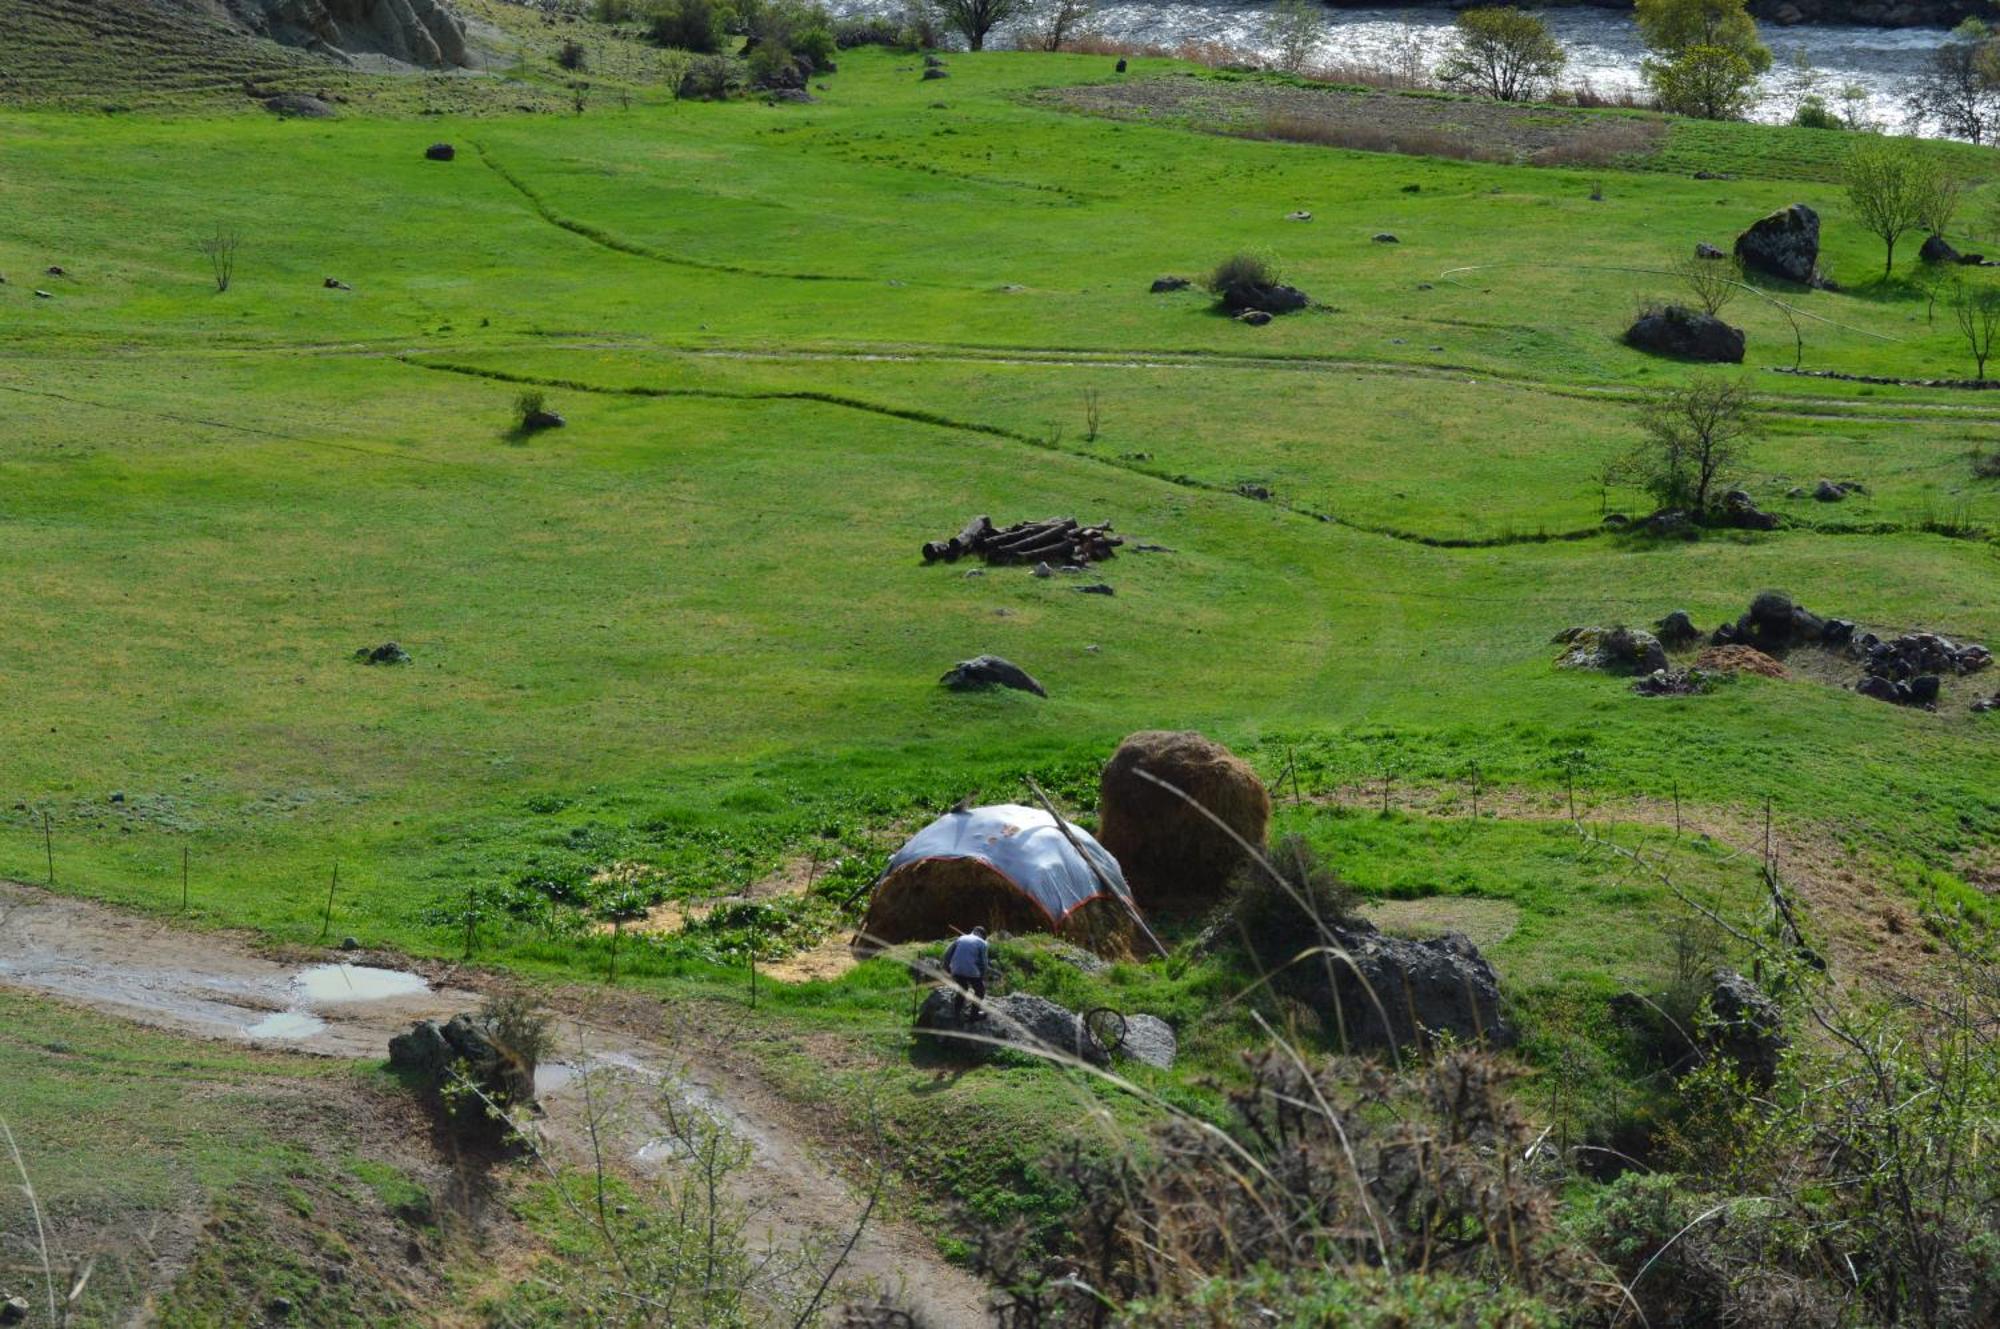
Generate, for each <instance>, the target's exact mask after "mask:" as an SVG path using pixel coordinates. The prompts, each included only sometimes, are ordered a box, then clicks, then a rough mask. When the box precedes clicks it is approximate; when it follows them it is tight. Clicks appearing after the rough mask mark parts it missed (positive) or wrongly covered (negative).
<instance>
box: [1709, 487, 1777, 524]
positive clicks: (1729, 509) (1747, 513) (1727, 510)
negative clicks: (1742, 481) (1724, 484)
mask: <svg viewBox="0 0 2000 1329" xmlns="http://www.w3.org/2000/svg"><path fill="white" fill-rule="evenodd" d="M1717 511H1718V513H1719V515H1720V516H1721V517H1722V519H1723V521H1724V523H1725V524H1727V525H1730V526H1735V527H1739V528H1741V529H1743V530H1746V531H1775V530H1777V529H1778V516H1777V514H1776V513H1774V512H1766V511H1764V510H1763V509H1762V508H1760V507H1758V506H1757V504H1756V503H1755V502H1754V501H1753V500H1752V499H1751V497H1750V495H1748V494H1746V493H1744V492H1743V491H1742V490H1741V489H1732V490H1730V491H1729V492H1728V493H1726V494H1724V495H1723V496H1722V506H1721V507H1720V508H1719V509H1718V510H1717Z"/></svg>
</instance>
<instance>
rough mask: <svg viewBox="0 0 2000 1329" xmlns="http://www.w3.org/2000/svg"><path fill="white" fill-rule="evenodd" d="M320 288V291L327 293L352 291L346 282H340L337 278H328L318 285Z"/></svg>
mask: <svg viewBox="0 0 2000 1329" xmlns="http://www.w3.org/2000/svg"><path fill="white" fill-rule="evenodd" d="M320 287H321V289H323V290H328V291H351V290H353V289H354V288H353V287H352V286H349V285H348V284H347V283H346V282H344V281H342V280H341V279H340V278H338V277H328V278H327V279H326V280H325V281H323V282H321V283H320Z"/></svg>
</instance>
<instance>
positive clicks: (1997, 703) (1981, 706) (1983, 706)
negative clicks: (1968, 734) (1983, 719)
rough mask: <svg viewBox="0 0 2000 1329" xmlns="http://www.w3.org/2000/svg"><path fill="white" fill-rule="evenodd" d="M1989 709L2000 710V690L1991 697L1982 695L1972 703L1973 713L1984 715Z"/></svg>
mask: <svg viewBox="0 0 2000 1329" xmlns="http://www.w3.org/2000/svg"><path fill="white" fill-rule="evenodd" d="M1987 711H2000V692H1996V693H1994V694H1993V695H1992V696H1990V697H1981V698H1980V699H1979V700H1978V701H1975V702H1973V703H1972V713H1973V714H1974V715H1984V714H1985V713H1986V712H1987Z"/></svg>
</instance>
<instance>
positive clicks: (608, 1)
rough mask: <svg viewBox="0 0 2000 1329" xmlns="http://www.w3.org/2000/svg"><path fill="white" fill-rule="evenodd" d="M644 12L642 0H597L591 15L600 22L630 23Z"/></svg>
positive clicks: (592, 7) (592, 6)
mask: <svg viewBox="0 0 2000 1329" xmlns="http://www.w3.org/2000/svg"><path fill="white" fill-rule="evenodd" d="M642 12H644V11H643V7H642V5H641V4H640V0H596V3H595V4H593V5H591V7H590V16H591V17H592V18H594V19H596V20H597V21H598V22H599V23H630V22H631V21H632V20H633V19H635V18H638V17H639V15H640V14H641V13H642Z"/></svg>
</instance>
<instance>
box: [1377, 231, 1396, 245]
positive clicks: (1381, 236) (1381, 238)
mask: <svg viewBox="0 0 2000 1329" xmlns="http://www.w3.org/2000/svg"><path fill="white" fill-rule="evenodd" d="M1375 243H1376V244H1378V245H1399V244H1401V243H1403V242H1402V241H1401V240H1398V239H1397V238H1396V237H1395V236H1393V235H1391V234H1389V233H1388V232H1387V231H1377V232H1376V233H1375Z"/></svg>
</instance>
